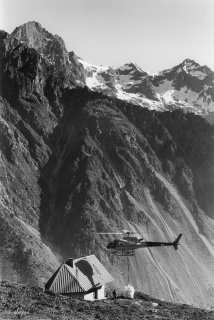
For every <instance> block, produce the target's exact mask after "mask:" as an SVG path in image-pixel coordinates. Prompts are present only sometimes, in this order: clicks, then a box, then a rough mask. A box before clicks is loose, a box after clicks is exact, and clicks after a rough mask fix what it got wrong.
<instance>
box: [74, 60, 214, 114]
mask: <svg viewBox="0 0 214 320" xmlns="http://www.w3.org/2000/svg"><path fill="white" fill-rule="evenodd" d="M79 61H80V63H81V64H82V65H83V67H84V69H85V75H86V85H87V86H88V87H89V88H90V89H91V90H95V91H101V92H104V93H105V94H108V95H109V96H113V97H117V98H118V99H121V100H125V101H128V102H131V103H134V104H137V105H141V106H143V107H147V108H149V109H156V110H174V109H178V108H182V109H184V110H186V111H188V112H189V111H190V112H194V113H197V114H201V115H202V114H206V113H208V112H212V111H214V73H213V72H212V71H211V70H210V69H209V68H208V67H207V66H200V65H199V64H198V63H197V62H195V61H194V60H191V59H185V60H184V61H183V62H182V63H180V64H179V65H177V66H175V67H173V68H171V69H167V70H164V71H162V72H160V73H158V74H156V75H151V74H149V73H148V72H145V71H143V69H142V68H141V67H139V66H138V65H137V64H136V63H134V62H128V63H126V64H124V65H122V66H120V67H118V68H112V67H107V66H105V67H104V66H95V65H92V64H89V63H87V62H85V61H83V60H81V59H79Z"/></svg>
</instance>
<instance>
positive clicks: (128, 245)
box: [107, 234, 181, 252]
mask: <svg viewBox="0 0 214 320" xmlns="http://www.w3.org/2000/svg"><path fill="white" fill-rule="evenodd" d="M180 238H181V234H180V235H179V236H178V237H177V239H176V240H175V241H174V242H156V241H144V240H143V239H140V240H139V239H137V238H135V239H133V240H134V241H133V240H132V239H131V238H129V237H126V239H116V240H114V241H113V242H110V243H109V244H108V245H107V248H108V249H111V250H112V251H114V252H115V251H134V250H137V249H140V248H148V247H165V246H173V247H174V249H175V250H177V249H178V244H179V240H180ZM136 239H137V240H136Z"/></svg>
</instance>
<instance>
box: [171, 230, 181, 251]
mask: <svg viewBox="0 0 214 320" xmlns="http://www.w3.org/2000/svg"><path fill="white" fill-rule="evenodd" d="M181 236H182V233H181V234H179V236H178V237H177V239H175V241H174V242H173V247H174V248H175V250H178V245H179V240H180V238H181Z"/></svg>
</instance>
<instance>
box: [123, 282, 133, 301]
mask: <svg viewBox="0 0 214 320" xmlns="http://www.w3.org/2000/svg"><path fill="white" fill-rule="evenodd" d="M134 293H135V289H134V287H132V286H131V285H130V283H129V284H128V285H127V286H126V287H125V295H126V298H129V299H133V298H134Z"/></svg>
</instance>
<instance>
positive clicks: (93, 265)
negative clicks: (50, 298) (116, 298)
mask: <svg viewBox="0 0 214 320" xmlns="http://www.w3.org/2000/svg"><path fill="white" fill-rule="evenodd" d="M112 281H114V279H113V277H112V276H111V275H110V274H109V272H108V271H107V270H106V269H105V268H104V266H103V265H102V263H101V262H100V261H99V260H98V259H97V258H96V257H95V255H90V256H87V257H83V258H78V259H69V260H68V261H66V262H64V263H63V264H62V265H61V266H60V267H59V268H58V270H57V271H56V272H55V273H54V274H53V276H52V277H51V278H50V279H49V280H48V282H47V283H46V285H45V290H46V291H52V292H55V293H60V294H66V295H69V296H72V297H74V298H82V299H84V300H91V301H92V300H95V299H97V300H99V299H104V298H105V285H106V283H108V282H112Z"/></svg>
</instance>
